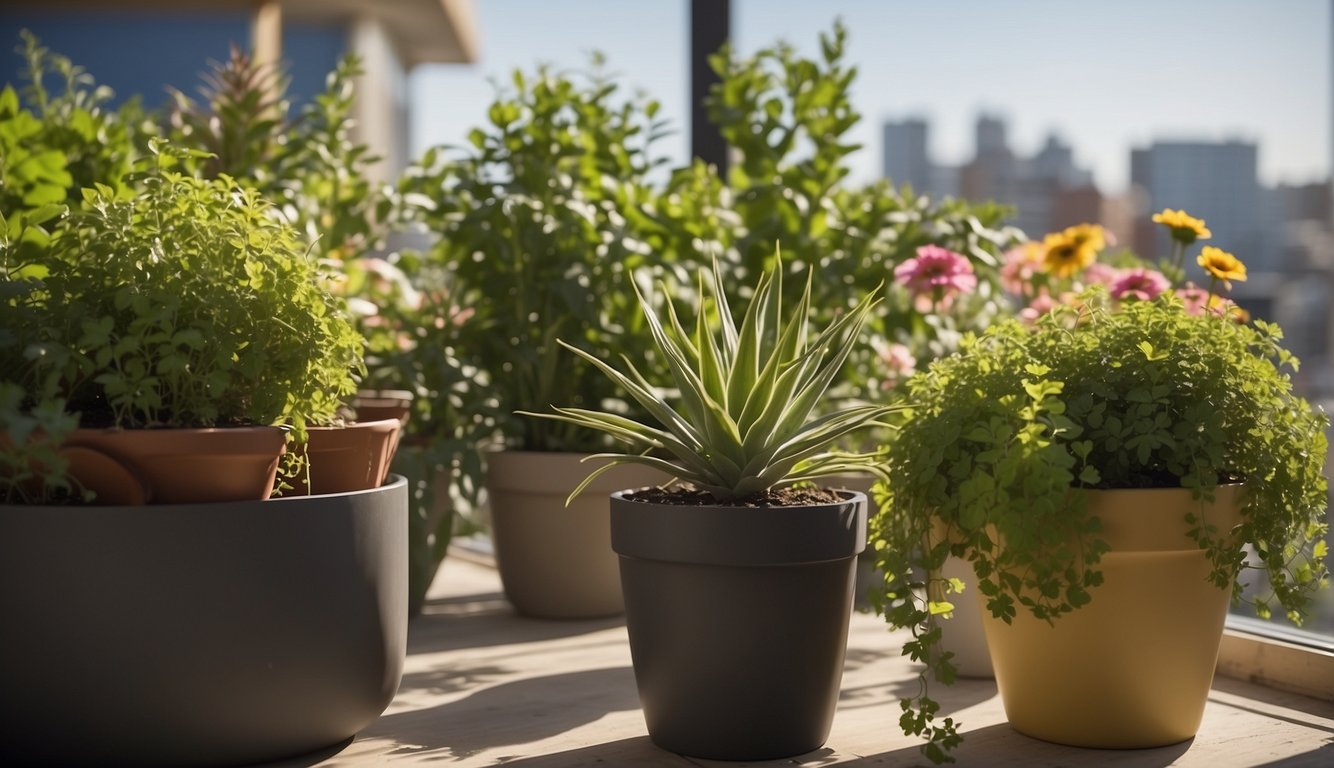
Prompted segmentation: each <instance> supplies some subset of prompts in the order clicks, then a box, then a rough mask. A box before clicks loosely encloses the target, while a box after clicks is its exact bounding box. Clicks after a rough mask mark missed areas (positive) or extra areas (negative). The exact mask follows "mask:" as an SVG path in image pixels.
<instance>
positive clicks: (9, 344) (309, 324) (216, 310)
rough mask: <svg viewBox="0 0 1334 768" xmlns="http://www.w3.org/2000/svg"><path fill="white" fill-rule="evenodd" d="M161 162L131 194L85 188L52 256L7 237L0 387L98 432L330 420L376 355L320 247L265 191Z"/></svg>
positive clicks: (169, 159) (150, 164) (137, 179)
mask: <svg viewBox="0 0 1334 768" xmlns="http://www.w3.org/2000/svg"><path fill="white" fill-rule="evenodd" d="M150 150H151V152H150V155H149V156H148V157H146V158H144V159H143V160H142V161H140V162H139V163H137V164H136V170H135V172H134V174H133V176H132V177H131V178H127V179H121V180H119V181H120V182H121V184H120V185H119V187H118V188H117V187H112V186H109V185H105V184H96V185H94V187H92V188H89V189H85V190H84V192H83V198H84V199H83V204H82V205H81V206H80V208H79V209H78V210H77V211H73V212H71V213H70V214H69V215H68V216H67V217H64V218H62V219H60V220H59V223H58V225H57V226H54V227H52V229H51V232H50V236H49V238H47V239H46V241H45V242H38V243H34V241H33V240H32V238H31V237H30V236H26V235H24V234H23V233H19V236H18V237H17V238H15V237H11V236H10V234H9V233H10V229H9V226H8V224H7V223H6V224H5V225H4V226H3V227H0V230H3V232H0V267H2V268H3V273H4V278H5V282H6V284H5V287H4V300H5V305H4V310H3V311H4V313H5V315H6V319H10V320H12V321H13V322H12V324H10V323H7V324H6V331H7V332H6V333H5V334H4V336H2V337H0V377H3V379H4V380H7V381H12V382H14V383H16V384H18V385H20V386H22V387H24V389H25V391H27V392H30V393H34V396H40V397H41V398H43V400H45V399H46V398H52V397H53V398H59V399H62V400H64V402H65V407H66V408H67V409H68V410H69V411H70V412H73V413H77V414H79V415H80V419H81V423H82V424H83V425H84V426H118V427H157V426H174V427H186V426H190V427H200V426H215V425H238V424H275V423H284V422H286V423H293V424H295V425H297V427H298V429H300V428H301V427H302V425H304V424H305V423H306V422H308V421H312V420H318V419H324V418H328V417H330V416H331V415H332V414H333V412H334V411H335V409H336V408H337V406H338V404H339V402H340V400H341V399H342V398H343V397H344V396H346V395H348V394H350V393H351V392H352V390H353V388H354V386H355V381H354V378H353V375H354V373H356V372H357V371H358V370H359V368H360V366H361V347H362V341H361V339H360V337H359V336H358V335H357V334H356V332H355V330H354V329H353V327H352V325H351V322H350V320H349V319H348V317H347V314H346V311H345V308H344V307H343V306H342V304H341V302H340V301H338V300H336V299H335V298H334V297H333V296H332V295H330V294H329V293H328V292H327V291H326V290H324V289H323V288H322V286H321V281H320V276H319V273H318V270H317V266H316V263H315V261H314V260H313V259H312V258H310V256H309V254H308V253H307V247H306V246H305V245H304V244H303V243H302V241H301V240H300V239H299V237H298V236H297V234H296V232H295V231H294V230H292V228H291V227H289V226H287V225H285V224H283V223H282V222H281V221H279V220H278V219H277V218H275V216H274V215H273V211H272V209H271V206H269V205H268V204H267V203H266V202H264V201H263V200H262V199H261V198H260V197H259V195H258V194H257V193H256V192H255V191H254V190H252V189H246V188H243V187H241V186H239V185H237V184H236V183H235V182H234V181H232V180H231V179H230V178H228V177H225V176H224V177H220V178H218V179H216V180H212V181H208V180H203V179H199V178H195V177H192V176H187V175H182V174H181V173H179V172H178V171H176V170H174V169H175V168H178V167H179V166H180V164H181V160H182V157H184V156H187V153H185V152H184V151H182V150H179V149H178V148H174V147H172V146H171V145H170V144H167V143H165V142H162V141H160V140H156V139H155V140H153V141H152V142H151V144H150ZM131 184H133V185H134V186H136V187H137V188H138V190H139V191H138V192H136V193H130V192H128V189H129V187H130V185H131ZM118 189H119V190H120V191H118ZM39 404H40V403H37V402H34V403H31V405H33V406H36V405H39Z"/></svg>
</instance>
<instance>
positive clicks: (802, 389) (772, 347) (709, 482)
mask: <svg viewBox="0 0 1334 768" xmlns="http://www.w3.org/2000/svg"><path fill="white" fill-rule="evenodd" d="M811 282H812V278H811V277H810V276H809V273H808V277H807V280H806V288H805V290H804V292H803V293H802V295H801V299H800V300H799V301H798V302H797V304H796V306H795V307H794V308H792V310H791V313H790V314H787V315H786V316H785V314H784V300H783V265H782V262H781V260H778V259H775V266H774V267H772V268H770V269H769V270H767V271H766V272H765V273H764V274H763V275H762V276H761V278H760V280H759V283H758V284H757V285H756V286H755V290H754V298H753V299H752V300H751V302H750V304H749V306H748V307H747V308H746V312H745V315H744V317H743V318H742V320H741V324H740V326H739V327H738V326H737V324H736V321H735V319H734V318H733V317H732V312H731V308H730V307H729V305H728V300H727V293H726V292H725V291H724V290H723V279H722V276H721V274H720V270H719V268H718V265H717V263H716V262H715V264H714V268H713V270H712V271H711V272H710V271H708V270H701V271H700V273H699V276H698V281H697V285H698V293H697V295H698V296H699V302H700V303H699V306H696V307H694V309H695V313H694V314H695V318H696V320H695V329H694V331H693V332H688V331H686V329H685V328H684V327H683V326H682V324H681V321H680V319H679V318H678V315H677V312H676V308H675V306H674V304H673V303H672V302H671V301H670V300H668V301H667V304H666V307H667V308H666V312H665V316H664V317H662V318H659V317H658V316H657V314H656V313H655V311H654V308H653V305H652V304H651V303H650V302H649V301H648V300H647V299H646V298H645V297H644V296H643V294H642V293H640V291H639V289H638V286H637V285H636V288H635V292H636V295H637V296H638V298H639V304H640V308H641V309H642V311H643V315H644V319H645V320H646V321H647V323H648V326H649V329H650V330H651V332H652V334H653V339H654V341H655V342H656V344H657V347H658V350H659V352H660V353H661V355H662V357H663V359H664V360H666V361H667V367H668V369H669V370H670V371H671V387H672V389H671V391H673V392H675V393H677V398H679V400H680V406H679V407H675V408H674V407H673V406H672V405H671V404H670V403H669V402H668V399H667V397H666V396H665V394H664V389H662V388H659V387H655V386H654V385H653V384H651V383H650V382H649V381H648V380H647V379H646V378H645V376H644V375H643V374H642V373H640V371H639V370H638V369H637V368H636V367H635V365H634V363H633V362H631V361H630V359H629V358H628V357H623V358H622V363H623V365H624V371H621V370H617V368H615V367H613V366H612V365H611V364H609V363H607V362H605V361H603V360H602V359H601V358H599V357H598V356H597V355H595V354H592V353H590V352H588V351H587V350H583V349H579V348H578V347H574V346H571V345H568V344H565V343H564V342H561V343H562V345H563V346H566V347H567V348H569V349H570V350H572V351H573V352H575V353H576V354H578V355H579V356H580V357H582V358H584V360H585V361H587V362H588V363H590V364H591V365H592V366H593V367H594V368H596V369H597V370H599V371H601V372H602V373H603V374H605V375H606V376H607V377H608V378H609V379H611V380H612V381H615V382H616V383H617V384H619V385H620V386H621V387H624V388H625V390H626V391H628V392H629V393H630V394H631V396H632V397H634V398H635V400H636V401H637V402H638V403H639V404H640V405H641V406H642V407H643V408H644V409H645V410H646V411H648V412H649V413H650V414H652V416H653V418H654V419H655V420H656V421H657V423H658V426H651V425H648V424H644V423H641V422H638V421H635V420H634V419H631V418H627V417H625V416H623V415H621V414H617V413H609V412H605V411H594V410H589V409H585V408H575V407H557V408H556V409H555V413H554V414H536V413H528V414H526V415H529V416H538V417H543V418H547V419H552V420H557V421H563V422H567V423H570V424H575V425H579V426H583V427H588V428H591V429H595V430H599V431H602V432H605V433H607V434H609V435H611V436H612V437H614V438H616V439H617V440H619V441H621V442H623V443H625V444H627V445H628V446H630V448H631V449H632V450H633V451H635V452H633V453H610V454H601V455H600V456H599V457H600V458H610V459H611V461H610V462H609V463H608V464H606V465H605V466H603V467H601V468H599V469H598V470H596V471H594V472H593V473H592V474H590V475H589V476H588V478H586V479H585V480H584V482H583V483H581V484H580V485H579V486H578V487H577V488H575V490H574V492H573V493H571V495H570V496H571V498H573V497H574V496H576V495H578V493H579V492H580V491H582V490H583V489H584V487H585V486H586V485H587V484H588V483H589V482H590V481H591V480H592V479H593V478H595V477H597V476H598V475H599V474H601V473H602V472H604V471H606V470H607V469H608V468H610V467H612V466H616V465H617V464H628V463H634V464H645V465H648V466H650V467H654V468H656V469H659V470H662V471H664V472H667V473H668V474H670V475H673V476H675V477H676V479H677V480H679V481H682V482H684V483H686V484H688V485H689V486H690V487H692V488H694V489H696V490H698V491H703V492H705V493H708V494H709V495H711V496H712V497H713V498H714V499H716V500H717V501H719V502H722V503H727V502H733V501H737V500H739V499H744V498H747V497H752V496H757V495H762V494H764V493H765V492H767V491H768V490H769V489H771V488H773V487H774V486H777V485H779V484H780V483H798V482H805V481H810V480H814V479H817V478H820V477H827V476H829V475H835V474H839V473H843V472H848V471H855V470H865V471H875V470H876V456H875V454H860V453H841V452H837V451H830V450H828V449H829V447H830V445H831V444H833V443H835V442H837V441H838V440H839V439H840V438H842V437H844V436H846V435H848V434H851V433H853V432H855V431H856V430H859V429H862V428H864V427H866V426H868V425H870V424H872V423H874V422H875V420H876V419H878V418H880V417H883V416H885V415H886V414H888V413H889V412H890V411H892V410H893V409H892V408H890V407H887V406H883V405H856V406H851V407H848V408H844V409H842V410H838V411H835V412H833V413H829V414H826V415H823V416H818V417H817V416H815V415H814V414H815V412H816V410H817V407H818V406H819V405H820V404H821V401H822V399H823V398H824V395H825V392H826V390H828V388H829V386H830V384H831V383H832V382H833V381H834V378H835V376H836V375H837V373H838V371H839V369H840V367H841V366H842V364H843V362H844V361H845V360H846V359H847V357H848V354H849V353H850V352H851V350H852V348H853V347H854V346H855V345H856V344H857V342H858V340H859V335H860V331H861V326H862V324H863V323H865V322H866V318H867V316H868V315H869V314H870V312H871V310H872V308H873V307H874V306H875V299H874V297H873V296H867V297H865V298H863V299H862V300H861V301H860V302H858V303H857V305H856V306H855V307H854V308H853V309H852V311H851V312H848V313H847V314H845V315H843V316H842V317H840V318H838V319H837V320H835V321H834V322H833V323H832V324H831V325H829V326H828V327H827V328H825V329H824V330H823V331H821V332H819V333H818V334H814V335H812V334H811V332H810V331H809V329H808V325H809V315H810V311H811V304H810V302H811ZM662 290H663V292H664V293H666V289H665V286H664V287H663V289H662Z"/></svg>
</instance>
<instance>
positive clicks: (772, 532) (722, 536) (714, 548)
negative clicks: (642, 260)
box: [530, 258, 891, 760]
mask: <svg viewBox="0 0 1334 768" xmlns="http://www.w3.org/2000/svg"><path fill="white" fill-rule="evenodd" d="M784 271H785V269H784V265H783V264H782V263H781V261H780V260H778V259H777V258H776V259H775V265H774V266H773V267H772V268H771V269H770V270H768V271H767V272H766V273H765V274H764V276H763V277H762V278H761V279H760V281H759V284H758V285H757V286H755V292H754V298H753V299H752V301H751V302H750V304H749V306H748V307H747V309H746V312H745V315H744V317H743V318H742V319H741V321H740V323H739V324H738V323H737V322H736V320H735V319H734V318H733V316H732V313H731V309H730V307H729V305H728V301H727V298H726V292H725V291H724V289H723V282H722V278H721V276H720V274H719V270H718V268H717V266H716V265H715V267H714V270H713V271H712V272H711V273H710V272H709V271H708V270H701V274H700V277H699V287H698V299H697V301H698V304H697V305H696V306H695V307H693V309H694V310H695V315H696V320H695V328H694V330H693V332H692V331H687V330H686V329H685V328H684V327H683V326H682V324H681V321H680V320H679V319H678V315H677V312H676V309H675V307H674V306H672V304H671V303H670V302H669V303H668V306H667V309H666V311H665V314H664V316H663V318H662V319H659V317H658V316H657V315H655V313H654V311H653V308H652V306H651V304H650V302H649V301H648V300H647V299H646V298H645V297H644V296H643V295H642V294H640V295H639V303H640V306H641V308H642V310H643V315H644V318H645V321H646V322H647V324H648V326H649V329H650V331H651V332H652V335H653V338H654V340H655V342H656V344H657V346H658V350H659V352H660V353H661V355H662V356H663V359H665V360H666V361H668V367H669V369H670V371H671V379H670V381H663V382H660V383H659V384H658V385H656V386H655V385H654V384H652V383H650V382H649V381H648V380H647V379H646V378H645V376H644V375H643V374H642V373H641V372H640V371H639V370H638V369H637V367H636V366H635V365H634V363H632V362H631V361H630V360H629V359H624V360H623V361H622V362H623V367H621V368H619V369H618V368H617V367H614V366H613V365H612V364H611V363H608V362H606V361H604V360H603V359H602V358H600V357H599V356H598V355H596V354H594V353H592V352H589V351H587V350H584V349H580V348H578V347H576V346H573V345H569V346H568V347H567V348H568V349H571V350H572V351H574V352H576V353H577V354H578V355H579V356H580V357H582V358H584V360H585V361H587V362H588V363H589V364H591V365H592V366H593V367H594V368H595V369H597V370H599V371H601V372H602V373H603V374H605V375H606V376H607V377H608V378H610V379H612V380H614V381H616V382H617V383H619V384H620V385H621V386H623V387H625V389H626V390H627V391H629V392H630V394H631V395H632V396H633V397H634V398H635V399H636V400H637V401H638V402H639V404H640V405H641V406H643V408H644V409H645V410H646V411H648V412H649V413H651V414H652V416H653V419H654V421H655V422H656V424H657V426H650V424H649V423H646V422H640V421H636V420H633V419H630V418H627V417H625V416H623V415H621V414H618V413H612V412H606V411H597V410H593V409H588V408H581V407H568V408H566V407H560V408H556V412H555V413H554V414H546V417H547V418H548V419H554V420H558V421H561V422H564V423H567V424H573V425H578V426H582V427H587V428H591V429H597V430H601V431H603V432H605V433H607V434H608V435H611V436H612V437H615V438H616V439H617V440H619V441H621V442H623V443H625V444H626V445H627V446H629V452H626V453H613V454H605V455H604V457H605V458H607V459H608V460H609V464H608V465H606V466H615V465H618V464H638V465H643V466H648V467H651V468H654V469H658V470H661V471H662V472H664V473H666V474H668V475H670V476H672V477H675V478H676V482H675V483H673V484H672V485H670V486H663V487H651V488H644V489H638V490H623V491H617V492H615V493H613V494H611V504H612V514H611V526H612V529H611V535H612V546H613V547H614V548H615V550H616V552H617V553H618V555H619V558H620V573H621V581H622V585H623V587H624V589H625V601H626V619H627V626H628V629H629V637H630V648H631V653H632V656H633V661H634V667H635V679H636V681H637V683H638V687H639V695H640V701H641V702H642V704H643V707H644V717H645V720H646V721H647V724H648V731H649V736H650V738H652V739H653V741H654V743H656V744H657V745H659V746H661V747H662V748H664V749H667V750H670V751H673V752H679V753H682V754H686V755H692V756H697V757H705V758H716V759H729V760H758V759H768V758H777V757H786V756H791V755H795V754H800V753H802V752H807V751H810V750H812V749H815V748H817V747H819V746H820V745H821V744H823V743H824V740H825V739H826V738H827V736H828V733H829V728H830V724H831V721H832V718H833V713H834V707H835V704H836V703H837V700H838V690H839V679H840V676H841V673H842V666H843V653H844V647H845V643H846V639H847V626H848V624H847V623H848V615H849V612H850V610H851V605H852V589H853V582H854V578H853V577H854V570H855V563H856V559H857V554H858V552H860V551H861V550H862V549H863V547H864V546H865V529H864V517H865V514H866V499H865V495H864V494H862V493H860V492H856V491H838V492H835V491H829V490H826V489H822V488H817V487H808V483H809V482H810V481H813V480H817V479H819V478H822V477H828V476H831V475H837V474H840V473H844V472H847V471H851V470H866V471H875V467H876V464H875V462H876V457H875V455H874V454H853V453H843V452H838V451H829V450H828V448H829V447H830V446H831V445H832V444H833V443H835V442H836V441H837V440H838V439H839V438H840V437H842V436H845V435H848V434H851V433H854V432H856V431H857V430H859V429H861V428H864V427H866V426H868V425H870V424H872V423H873V422H875V420H876V419H878V418H880V417H882V416H884V415H885V414H887V413H888V412H889V411H890V410H891V409H890V408H888V407H885V406H880V405H859V406H853V407H850V408H846V409H844V410H839V411H835V412H832V413H828V414H826V415H822V416H816V415H815V413H816V412H817V411H818V410H819V408H820V406H821V404H822V401H823V398H824V395H825V393H826V391H827V389H828V387H829V386H830V384H831V383H832V382H833V381H834V380H835V378H836V377H837V374H838V371H839V370H840V368H841V366H842V364H843V363H844V361H845V360H846V359H847V357H848V355H849V353H850V352H851V349H852V347H853V346H854V345H855V344H856V343H857V342H858V339H859V333H860V331H861V327H862V325H863V323H865V321H866V318H867V316H868V315H869V314H870V312H871V310H872V308H873V307H874V305H875V301H874V300H873V299H872V297H869V296H868V297H866V298H865V299H863V300H862V301H860V302H859V303H857V304H856V305H855V307H854V308H853V309H852V310H851V311H850V312H848V313H847V314H845V315H843V316H842V317H840V318H839V319H838V320H836V321H835V322H833V323H832V324H831V325H829V326H828V327H827V328H825V329H824V330H822V331H821V332H819V333H818V334H816V333H813V332H810V331H808V329H807V325H808V315H809V314H810V312H811V305H810V288H809V286H810V280H811V278H809V277H808V278H807V289H806V292H805V293H804V294H803V295H802V296H801V298H800V300H799V301H798V302H797V303H796V305H795V306H790V305H787V306H785V304H784V301H783V299H782V294H783V272H784ZM663 292H664V293H665V292H666V289H665V286H664V288H663ZM636 293H638V289H637V288H636ZM562 343H563V342H562ZM667 392H673V393H675V394H674V395H668V394H666V393H667ZM671 400H676V401H678V402H677V403H676V404H675V405H674V404H672V403H671V402H670V401H671ZM530 415H541V414H530ZM606 466H604V467H602V468H601V469H598V470H596V471H594V472H593V473H592V474H590V475H589V476H588V478H587V479H585V480H584V482H583V483H582V484H581V485H580V486H579V487H578V488H576V489H575V492H574V493H575V494H576V495H577V494H578V493H579V492H580V491H583V490H584V489H585V488H587V487H588V486H589V485H590V483H591V482H592V481H593V480H594V479H595V478H596V477H597V475H598V474H599V473H600V472H603V471H605V469H606ZM775 638H782V641H781V642H775V641H774V639H775Z"/></svg>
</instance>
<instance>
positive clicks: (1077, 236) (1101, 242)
mask: <svg viewBox="0 0 1334 768" xmlns="http://www.w3.org/2000/svg"><path fill="white" fill-rule="evenodd" d="M1061 234H1063V235H1065V236H1066V237H1068V238H1070V239H1071V240H1072V241H1074V242H1075V244H1076V245H1078V246H1079V247H1085V246H1087V247H1089V248H1092V249H1093V253H1094V254H1095V255H1096V254H1097V253H1098V251H1101V250H1102V249H1103V248H1106V247H1107V235H1106V233H1105V232H1103V229H1102V227H1100V226H1098V225H1097V224H1076V225H1075V226H1073V227H1066V228H1065V231H1064V232H1062V233H1061Z"/></svg>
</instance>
